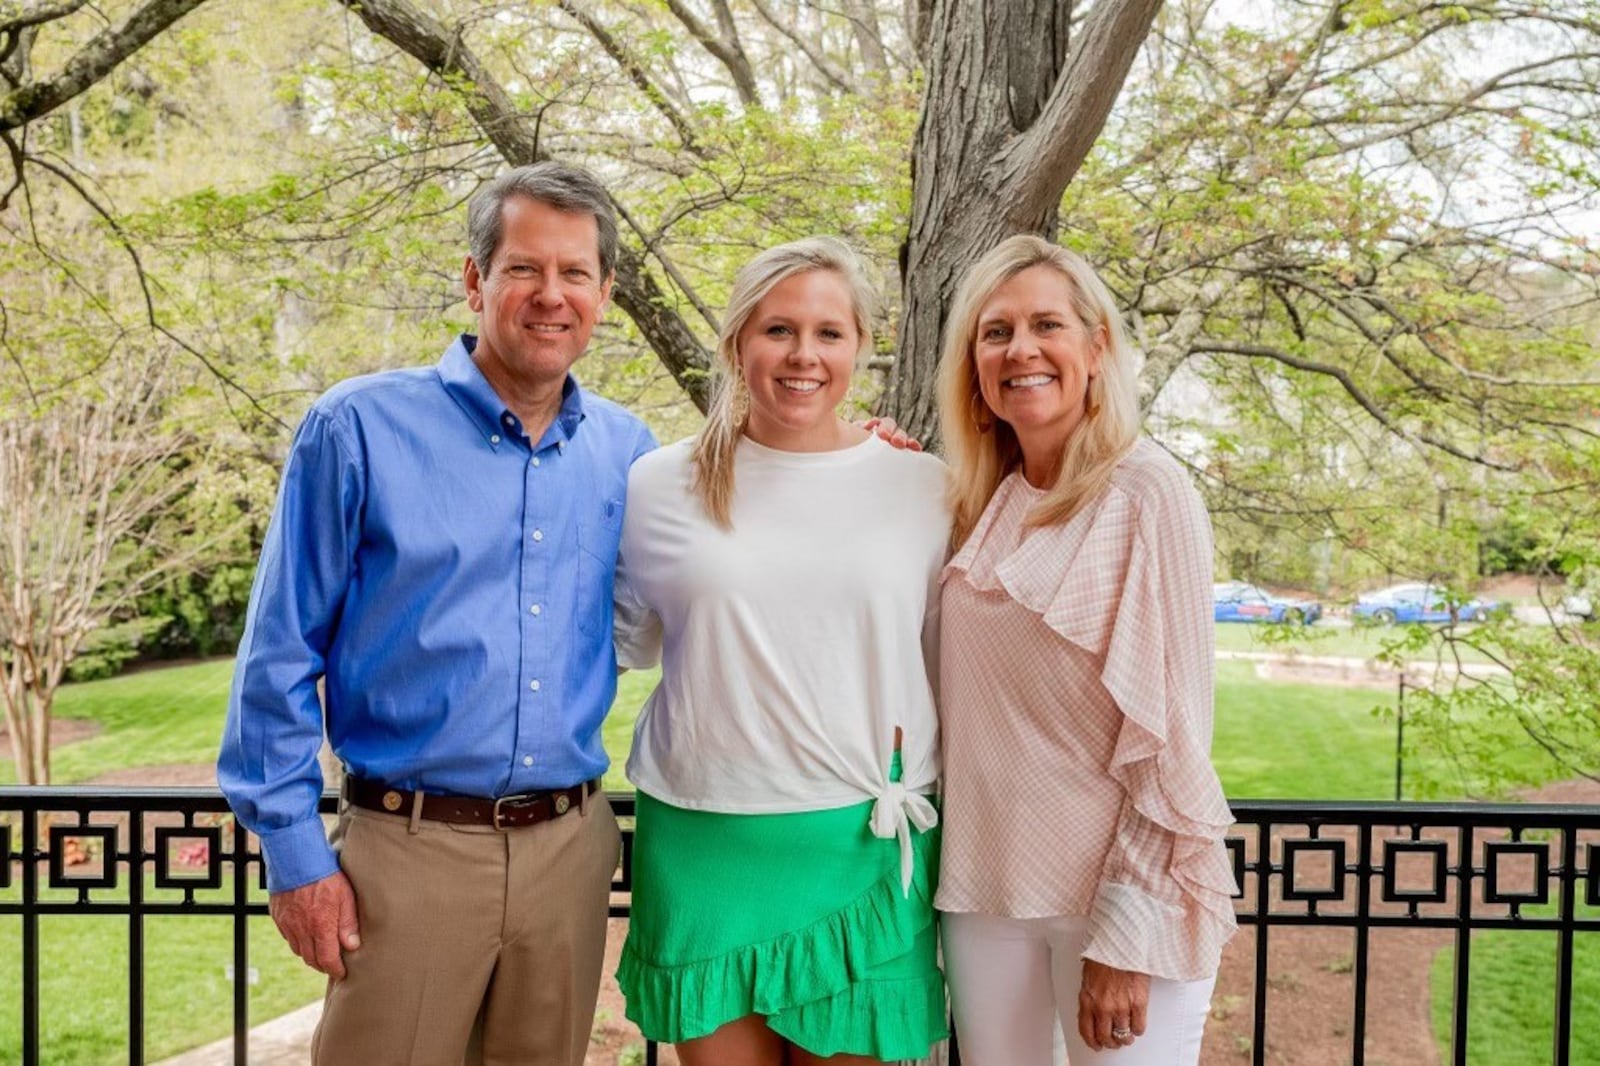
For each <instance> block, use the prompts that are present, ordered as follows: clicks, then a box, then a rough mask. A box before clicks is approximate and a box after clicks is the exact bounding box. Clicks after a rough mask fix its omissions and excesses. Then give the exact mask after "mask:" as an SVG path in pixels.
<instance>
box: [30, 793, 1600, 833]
mask: <svg viewBox="0 0 1600 1066" xmlns="http://www.w3.org/2000/svg"><path fill="white" fill-rule="evenodd" d="M610 794H611V795H614V796H620V797H631V796H632V795H633V792H632V790H621V791H615V790H613V791H611V793H610ZM337 798H338V797H337V794H336V793H334V792H327V793H324V794H323V800H324V801H325V802H331V801H334V800H336V799H337ZM172 800H185V801H197V802H209V801H215V802H217V803H223V804H224V805H225V801H224V800H223V797H222V793H221V792H220V791H219V790H217V789H215V788H205V787H197V786H163V787H149V786H143V787H121V786H111V785H96V786H94V787H92V788H82V787H79V786H76V785H7V786H0V804H9V805H16V806H30V807H36V806H46V805H49V804H52V803H73V804H83V803H107V804H120V803H125V802H129V801H141V802H157V803H160V802H170V801H172ZM1229 806H1230V807H1231V808H1232V809H1233V812H1234V814H1235V815H1236V816H1238V817H1239V819H1240V820H1241V821H1247V820H1256V819H1261V818H1265V817H1270V818H1271V820H1274V821H1279V820H1281V821H1285V822H1295V821H1304V820H1306V819H1307V818H1308V817H1310V818H1315V819H1318V820H1323V821H1326V820H1331V819H1338V818H1350V819H1353V820H1357V821H1377V822H1382V821H1395V822H1400V823H1402V824H1407V823H1410V822H1414V821H1433V820H1440V821H1444V822H1445V823H1446V824H1453V823H1454V822H1456V821H1457V820H1459V819H1461V818H1463V817H1470V818H1472V819H1474V820H1478V821H1483V820H1495V819H1500V818H1508V819H1516V820H1520V821H1537V820H1558V821H1566V820H1569V819H1579V820H1587V819H1596V818H1600V804H1592V803H1507V802H1491V803H1462V802H1452V803H1439V802H1427V801H1415V800H1406V801H1402V802H1399V803H1396V802H1394V801H1392V800H1324V799H1300V800H1293V799H1239V800H1230V801H1229Z"/></svg>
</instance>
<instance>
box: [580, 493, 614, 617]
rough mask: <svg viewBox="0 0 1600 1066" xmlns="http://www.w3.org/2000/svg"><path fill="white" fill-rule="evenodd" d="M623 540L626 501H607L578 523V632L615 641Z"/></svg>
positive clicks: (602, 502)
mask: <svg viewBox="0 0 1600 1066" xmlns="http://www.w3.org/2000/svg"><path fill="white" fill-rule="evenodd" d="M621 540H622V501H621V500H620V499H612V498H607V499H603V500H601V501H600V503H599V504H598V505H597V506H595V507H594V509H593V510H592V511H590V512H589V516H588V518H587V519H580V520H579V522H578V594H577V597H576V599H575V601H574V602H576V604H577V606H578V611H577V614H578V630H579V632H581V633H584V634H586V635H588V636H591V637H597V636H602V635H603V636H605V637H606V638H607V639H608V640H609V639H610V637H611V617H612V616H611V610H612V607H611V596H612V587H613V583H614V582H615V581H616V576H617V545H618V544H619V543H621Z"/></svg>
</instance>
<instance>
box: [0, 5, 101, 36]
mask: <svg viewBox="0 0 1600 1066" xmlns="http://www.w3.org/2000/svg"><path fill="white" fill-rule="evenodd" d="M86 3H88V0H54V2H53V3H52V2H50V0H42V2H41V3H37V4H32V5H26V4H24V5H22V6H20V7H12V6H11V5H10V4H5V5H3V6H0V33H15V32H16V31H17V30H25V29H27V28H28V27H30V26H43V25H44V24H45V23H47V22H54V21H56V19H63V18H66V17H67V16H68V15H70V14H72V13H73V12H75V11H77V10H78V9H79V8H81V7H83V5H84V4H86Z"/></svg>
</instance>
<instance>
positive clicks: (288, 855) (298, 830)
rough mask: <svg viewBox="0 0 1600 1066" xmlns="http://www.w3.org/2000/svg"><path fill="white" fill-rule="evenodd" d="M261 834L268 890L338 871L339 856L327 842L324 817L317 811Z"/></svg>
mask: <svg viewBox="0 0 1600 1066" xmlns="http://www.w3.org/2000/svg"><path fill="white" fill-rule="evenodd" d="M259 835H260V837H261V857H262V859H263V860H264V861H265V862H266V864H267V891H268V892H288V891H289V890H291V889H295V888H300V887H302V886H304V885H309V884H311V883H312V882H313V881H320V880H322V879H323V878H324V877H328V876H330V875H332V874H335V873H338V871H339V858H338V856H336V855H335V854H334V853H333V848H332V846H331V845H329V843H328V833H327V830H325V829H324V828H323V827H322V819H321V818H319V817H317V816H315V815H313V816H312V817H311V818H309V819H307V820H306V821H303V822H296V823H294V824H293V825H290V826H285V827H284V828H282V829H274V830H272V831H271V832H268V833H261V834H259Z"/></svg>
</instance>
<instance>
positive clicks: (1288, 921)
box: [0, 788, 1600, 1066]
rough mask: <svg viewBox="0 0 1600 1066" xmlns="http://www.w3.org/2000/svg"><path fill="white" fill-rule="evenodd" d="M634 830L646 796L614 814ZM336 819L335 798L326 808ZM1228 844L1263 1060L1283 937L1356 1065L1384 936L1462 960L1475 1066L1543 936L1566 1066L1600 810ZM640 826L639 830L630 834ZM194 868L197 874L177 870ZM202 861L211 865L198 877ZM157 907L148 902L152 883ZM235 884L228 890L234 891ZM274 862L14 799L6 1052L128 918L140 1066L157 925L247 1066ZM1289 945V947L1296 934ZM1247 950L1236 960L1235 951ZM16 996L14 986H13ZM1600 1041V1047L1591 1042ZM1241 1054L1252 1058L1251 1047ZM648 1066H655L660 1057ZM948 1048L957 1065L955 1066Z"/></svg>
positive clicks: (25, 1048) (197, 816)
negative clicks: (1499, 971) (213, 935)
mask: <svg viewBox="0 0 1600 1066" xmlns="http://www.w3.org/2000/svg"><path fill="white" fill-rule="evenodd" d="M612 803H613V805H614V807H615V808H616V811H617V814H618V815H619V817H622V818H624V819H630V818H631V815H632V813H633V797H632V795H631V794H621V795H615V796H613V797H612ZM323 806H324V810H325V811H326V812H328V813H332V812H333V810H334V807H335V799H334V797H333V796H331V795H330V796H328V797H326V798H325V799H324V804H323ZM1234 814H1235V816H1236V818H1237V820H1238V822H1237V825H1236V827H1235V830H1234V835H1232V836H1230V837H1229V839H1228V849H1229V854H1230V856H1231V858H1232V860H1233V866H1234V872H1235V875H1236V877H1237V879H1238V882H1239V887H1240V892H1239V896H1238V902H1237V905H1236V909H1237V914H1238V918H1239V923H1240V927H1241V936H1248V935H1249V934H1248V933H1246V932H1244V931H1247V930H1250V931H1253V938H1254V945H1253V947H1251V948H1248V949H1246V950H1248V951H1249V952H1251V953H1253V959H1252V961H1253V968H1252V976H1253V987H1252V989H1251V998H1252V1005H1251V1016H1250V1017H1251V1030H1250V1034H1249V1043H1248V1051H1249V1057H1250V1059H1251V1061H1253V1062H1254V1063H1256V1064H1265V1063H1266V1062H1267V1061H1268V1058H1269V1048H1268V1037H1269V1029H1268V1018H1269V1007H1270V1001H1271V997H1272V994H1273V989H1272V981H1271V980H1270V979H1269V969H1268V960H1269V948H1270V943H1271V938H1272V935H1273V933H1274V931H1275V930H1280V929H1291V928H1296V927H1301V928H1303V927H1343V928H1348V929H1350V930H1351V931H1352V934H1353V938H1354V950H1353V955H1352V957H1351V959H1350V974H1351V977H1352V982H1353V1005H1352V1008H1351V1016H1350V1018H1349V1019H1348V1021H1349V1025H1348V1029H1347V1032H1348V1036H1349V1043H1350V1046H1349V1059H1350V1061H1351V1062H1352V1063H1354V1064H1356V1066H1362V1064H1363V1063H1364V1062H1365V1061H1366V1059H1367V1057H1368V1056H1369V1055H1373V1057H1374V1059H1377V1058H1379V1057H1381V1056H1379V1055H1375V1054H1374V1053H1373V1050H1372V1046H1371V1042H1370V1040H1371V1035H1372V1034H1370V1033H1369V1029H1368V1025H1367V1018H1368V993H1369V987H1370V984H1369V972H1370V957H1371V948H1372V940H1373V935H1374V933H1375V932H1378V931H1381V930H1392V929H1412V930H1436V931H1441V930H1442V931H1444V932H1445V933H1446V934H1448V940H1449V942H1451V943H1453V947H1454V951H1455V959H1454V971H1453V1011H1454V1014H1453V1021H1452V1024H1451V1027H1450V1029H1451V1031H1450V1039H1449V1041H1448V1051H1447V1054H1446V1057H1447V1059H1448V1060H1449V1061H1450V1062H1452V1063H1454V1064H1457V1066H1464V1064H1465V1063H1467V1061H1468V1058H1467V1053H1468V1050H1469V1043H1468V1038H1469V1031H1468V1024H1467V1020H1468V1008H1469V1005H1470V1000H1471V985H1470V982H1469V976H1470V974H1471V966H1472V933H1474V932H1475V931H1479V930H1494V929H1515V930H1521V931H1534V930H1542V931H1548V932H1550V933H1553V934H1554V936H1555V938H1556V961H1555V974H1554V980H1555V984H1554V989H1555V995H1554V997H1553V1002H1552V1004H1551V1010H1552V1012H1553V1015H1552V1016H1553V1020H1554V1044H1553V1047H1552V1049H1551V1061H1552V1062H1554V1063H1556V1064H1558V1066H1567V1064H1568V1063H1569V1061H1570V1059H1571V1057H1572V1055H1573V1051H1574V1048H1573V1046H1572V1043H1573V1036H1574V1033H1573V1019H1572V1007H1573V995H1572V987H1573V986H1572V978H1573V948H1574V939H1575V937H1577V936H1578V935H1579V934H1584V933H1600V807H1580V806H1535V805H1516V804H1509V805H1486V804H1418V803H1403V804H1395V803H1309V802H1240V803H1237V804H1235V805H1234ZM625 824H626V823H625ZM179 856H186V857H187V858H188V859H189V860H190V861H189V862H188V863H182V862H179V861H177V859H178V857H179ZM622 856H623V857H622V864H621V866H620V868H619V870H618V873H617V877H616V879H615V880H614V881H613V884H612V891H613V895H612V900H611V914H612V916H613V917H626V916H627V914H628V892H629V889H630V885H631V875H632V861H633V852H632V836H631V833H629V832H626V831H625V833H624V837H623V853H622ZM201 858H203V861H200V860H201ZM147 876H148V877H150V878H151V879H152V885H153V887H154V889H156V890H157V891H156V892H154V893H151V894H147V893H146V891H145V880H146V877H147ZM230 883H231V888H230V887H229V886H230ZM264 883H265V877H264V871H263V869H262V864H261V856H260V852H259V850H258V849H257V848H256V847H255V846H254V841H253V840H252V839H251V838H250V837H249V835H248V834H244V833H235V832H234V831H233V822H232V816H231V815H230V814H229V813H228V808H227V805H226V804H225V803H224V801H223V799H222V797H221V796H220V795H219V794H218V793H217V792H215V791H211V790H204V789H100V790H93V791H91V790H77V789H65V788H9V789H0V916H5V915H15V916H19V917H20V921H21V937H20V940H21V953H20V955H21V958H20V962H21V967H20V969H21V972H20V974H18V975H16V976H19V977H20V979H21V992H22V995H21V1000H22V1002H21V1006H22V1019H21V1020H22V1025H21V1031H22V1041H21V1047H20V1049H17V1050H16V1051H13V1050H11V1049H6V1048H0V1059H4V1060H5V1061H14V1058H15V1056H16V1055H17V1054H20V1058H21V1061H22V1062H23V1063H25V1064H28V1066H33V1064H36V1063H41V1062H46V1061H49V1056H48V1054H47V1049H44V1048H42V1047H41V1046H40V1032H39V1009H40V1003H39V996H40V992H39V988H40V981H39V975H40V952H41V946H40V938H39V922H40V919H41V917H45V916H50V915H62V914H76V915H81V914H97V915H120V916H125V917H126V918H127V920H128V948H129V950H128V964H127V965H128V975H127V976H128V1061H129V1062H131V1063H134V1064H138V1063H142V1062H143V1061H144V1046H145V1030H144V1023H145V1017H144V1015H145V1009H144V1008H145V987H146V983H147V980H148V979H149V977H150V976H151V975H147V974H146V972H145V924H144V923H145V919H147V918H150V917H156V916H169V915H222V916H228V917H232V918H233V919H234V921H233V923H232V956H233V972H234V974H235V975H237V979H236V980H235V981H234V983H233V1060H234V1062H235V1063H238V1064H245V1063H247V1062H248V1061H249V1029H250V1017H249V985H248V982H247V981H246V980H244V979H243V976H244V975H245V974H247V973H248V972H249V967H250V955H249V952H250V947H249V940H248V935H247V934H248V928H249V926H248V923H249V921H250V920H251V919H261V918H264V917H265V916H266V914H267V904H266V900H265V897H264V894H263V892H262V888H263V887H264ZM1283 935H1286V936H1287V935H1288V934H1283ZM1230 950H1231V951H1235V952H1236V951H1238V950H1240V948H1239V947H1237V946H1236V947H1234V948H1232V949H1230ZM12 980H14V976H13V975H12V974H0V986H3V985H8V984H10V983H11V982H12ZM1591 1039H1595V1038H1594V1037H1592V1036H1591ZM1240 1050H1244V1048H1243V1047H1241V1049H1240ZM646 1056H647V1062H649V1063H652V1064H653V1063H654V1062H655V1061H656V1048H655V1047H654V1045H648V1046H647V1051H646ZM958 1058H959V1056H958V1054H957V1053H956V1052H955V1050H954V1048H952V1049H951V1054H950V1060H951V1062H957V1061H958Z"/></svg>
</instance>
